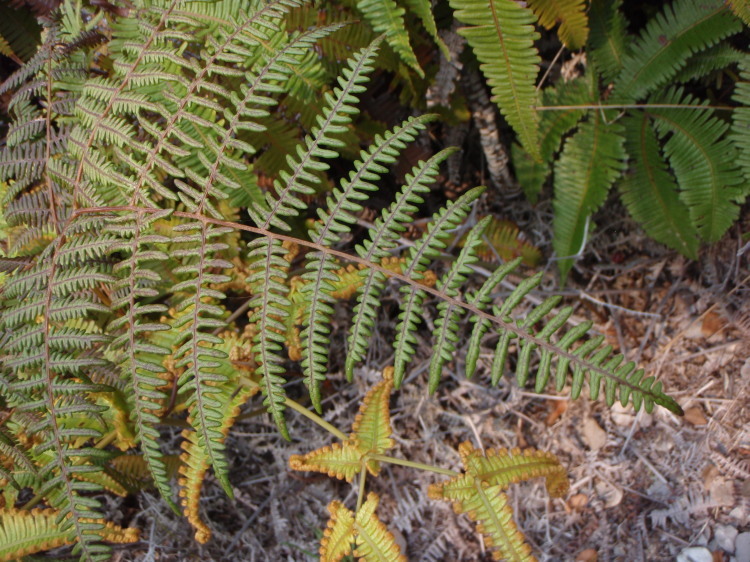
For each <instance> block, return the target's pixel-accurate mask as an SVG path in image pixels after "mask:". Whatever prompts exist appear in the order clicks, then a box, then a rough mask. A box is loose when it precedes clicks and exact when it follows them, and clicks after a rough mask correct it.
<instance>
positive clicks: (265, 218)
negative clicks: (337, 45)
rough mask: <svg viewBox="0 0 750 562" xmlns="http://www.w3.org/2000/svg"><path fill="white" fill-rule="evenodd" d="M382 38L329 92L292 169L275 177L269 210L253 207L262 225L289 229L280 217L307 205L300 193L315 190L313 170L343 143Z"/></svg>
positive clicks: (352, 63)
mask: <svg viewBox="0 0 750 562" xmlns="http://www.w3.org/2000/svg"><path fill="white" fill-rule="evenodd" d="M381 41H382V38H379V39H376V40H375V41H373V42H372V43H371V44H370V46H369V47H367V48H366V49H363V50H362V51H360V52H358V53H357V54H356V55H355V56H354V57H352V59H351V60H350V62H349V65H348V67H347V68H346V69H344V70H343V72H342V75H341V77H340V78H339V88H335V89H334V91H333V93H331V92H329V93H327V94H326V96H325V102H324V105H323V107H324V110H325V112H324V114H323V116H320V117H318V124H317V126H316V127H314V128H313V130H312V131H311V133H310V135H308V136H307V138H306V139H305V148H302V147H301V146H298V148H297V157H296V158H292V159H290V161H289V167H290V169H291V171H290V172H287V171H283V172H282V173H281V174H280V179H277V180H275V181H274V187H275V190H276V193H277V194H278V197H277V198H274V197H273V196H272V195H270V194H267V195H266V199H267V204H268V210H263V209H253V208H251V209H249V211H250V216H251V217H252V219H253V221H254V222H255V223H256V224H257V225H258V226H259V227H261V228H269V227H271V226H274V227H277V228H281V229H283V230H288V229H289V226H288V225H287V224H286V223H285V222H284V220H283V219H282V218H280V217H288V216H296V215H297V213H298V212H299V209H303V208H305V204H304V203H303V202H302V201H301V200H300V199H299V197H298V195H309V194H310V193H313V192H314V189H313V186H315V185H316V184H317V183H318V181H319V180H318V178H317V176H315V175H314V174H313V173H312V171H313V170H317V171H322V170H326V169H328V164H326V163H324V162H320V161H318V160H319V159H320V160H322V159H328V158H333V157H335V156H337V152H336V149H337V148H339V147H340V146H341V144H342V143H341V141H340V140H339V139H337V138H336V134H338V133H341V132H343V131H345V128H346V127H345V126H346V124H347V123H349V122H350V120H351V117H349V115H351V114H353V113H354V114H356V113H357V110H356V109H355V107H354V105H355V104H356V103H357V94H360V93H362V92H363V91H364V90H365V88H364V86H363V85H362V84H363V83H364V82H366V81H367V80H368V77H367V74H368V73H369V72H370V71H371V70H372V64H373V60H374V58H375V55H376V54H377V49H378V45H379V44H380V42H381ZM326 147H327V148H326Z"/></svg>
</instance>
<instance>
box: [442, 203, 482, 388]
mask: <svg viewBox="0 0 750 562" xmlns="http://www.w3.org/2000/svg"><path fill="white" fill-rule="evenodd" d="M491 220H492V217H485V218H483V219H482V220H481V221H480V222H479V223H477V224H476V225H475V226H474V227H473V228H472V229H471V230H470V231H469V233H468V235H467V236H466V240H465V241H464V244H463V248H462V249H461V252H460V253H459V255H458V257H457V258H456V261H455V262H453V265H451V268H450V269H449V270H448V272H447V273H446V274H445V275H444V276H443V277H442V278H441V279H440V280H439V281H438V284H437V288H438V290H440V291H444V292H445V293H446V294H447V295H450V296H451V297H455V296H456V295H458V292H459V289H460V287H461V286H462V285H463V284H464V282H465V281H466V277H467V275H470V274H471V273H472V269H471V267H470V266H471V265H473V264H475V263H476V262H477V261H479V260H478V258H477V256H476V251H477V247H478V246H479V245H480V244H481V242H482V235H483V234H484V231H485V230H486V229H487V226H488V225H489V223H490V221H491ZM463 312H464V309H462V308H458V307H456V306H454V305H452V304H450V303H447V302H441V303H440V304H438V317H437V319H436V320H435V329H434V330H433V332H432V337H433V341H434V344H433V346H434V349H435V353H433V354H432V359H431V360H430V367H429V371H428V373H429V379H428V381H429V382H428V389H429V392H430V393H431V394H432V393H434V392H435V391H436V390H437V387H438V385H439V384H440V376H441V374H442V370H443V366H444V365H445V364H446V363H447V362H448V361H450V360H451V359H452V358H453V352H454V351H455V350H456V343H457V342H458V333H457V332H458V320H459V317H460V316H461V314H463Z"/></svg>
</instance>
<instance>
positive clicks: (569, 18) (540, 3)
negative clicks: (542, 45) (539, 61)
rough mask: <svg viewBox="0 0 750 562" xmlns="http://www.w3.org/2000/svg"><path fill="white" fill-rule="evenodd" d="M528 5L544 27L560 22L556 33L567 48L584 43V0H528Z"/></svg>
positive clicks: (585, 18) (547, 27)
mask: <svg viewBox="0 0 750 562" xmlns="http://www.w3.org/2000/svg"><path fill="white" fill-rule="evenodd" d="M529 7H530V8H531V9H532V10H533V11H534V13H535V14H536V16H537V17H538V18H539V24H540V25H542V26H543V27H544V28H545V29H552V28H553V27H555V26H556V25H557V24H560V29H559V31H558V32H557V34H558V35H559V37H560V41H562V44H563V45H565V46H566V47H567V48H568V49H571V50H575V49H580V48H581V47H583V46H584V45H585V44H586V40H587V39H588V36H589V22H588V16H587V14H586V2H585V0H530V1H529Z"/></svg>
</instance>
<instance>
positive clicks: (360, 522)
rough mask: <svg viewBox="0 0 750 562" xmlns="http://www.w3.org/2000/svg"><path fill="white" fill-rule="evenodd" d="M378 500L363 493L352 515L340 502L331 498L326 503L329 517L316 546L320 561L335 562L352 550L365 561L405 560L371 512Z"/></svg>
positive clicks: (392, 561)
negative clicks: (362, 497) (318, 547)
mask: <svg viewBox="0 0 750 562" xmlns="http://www.w3.org/2000/svg"><path fill="white" fill-rule="evenodd" d="M379 502H380V499H379V498H378V496H377V494H374V493H372V492H371V493H370V494H368V495H367V501H365V502H364V504H362V507H360V508H359V510H358V511H357V514H356V515H354V514H353V513H352V512H351V511H349V510H348V509H347V508H346V507H344V504H342V503H341V502H338V501H332V502H331V503H330V504H329V505H328V512H329V513H330V514H331V518H330V519H329V520H328V525H327V528H326V530H325V533H324V536H323V539H322V540H321V546H320V559H321V561H322V562H338V561H339V560H341V559H342V558H343V557H344V556H346V555H348V554H351V553H352V545H355V546H356V549H355V550H354V556H357V557H359V560H363V561H367V562H370V561H372V562H405V561H406V557H405V556H404V555H403V554H401V549H400V547H399V546H398V544H397V543H396V539H395V538H394V537H393V535H392V534H391V533H390V532H389V531H388V529H387V528H386V527H385V525H383V523H382V522H381V521H380V520H379V519H378V518H377V516H376V515H375V510H376V509H377V507H378V503H379Z"/></svg>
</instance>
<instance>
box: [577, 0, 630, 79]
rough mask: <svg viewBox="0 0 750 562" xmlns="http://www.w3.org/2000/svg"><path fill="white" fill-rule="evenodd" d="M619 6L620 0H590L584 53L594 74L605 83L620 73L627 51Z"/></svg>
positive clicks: (628, 44)
mask: <svg viewBox="0 0 750 562" xmlns="http://www.w3.org/2000/svg"><path fill="white" fill-rule="evenodd" d="M621 6H622V0H592V2H591V8H590V9H589V22H590V25H591V33H590V35H589V42H588V51H587V52H588V55H589V57H590V59H591V61H592V62H593V64H594V66H595V68H596V71H597V73H598V74H599V75H601V77H602V78H603V79H604V80H606V81H607V82H612V81H613V80H614V79H615V78H616V77H617V76H618V75H619V74H620V72H621V71H622V67H623V64H624V59H625V57H628V56H629V55H630V51H631V42H630V41H629V40H628V36H627V35H628V34H627V22H626V21H625V16H624V15H623V14H622V11H621V10H620V7H621Z"/></svg>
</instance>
